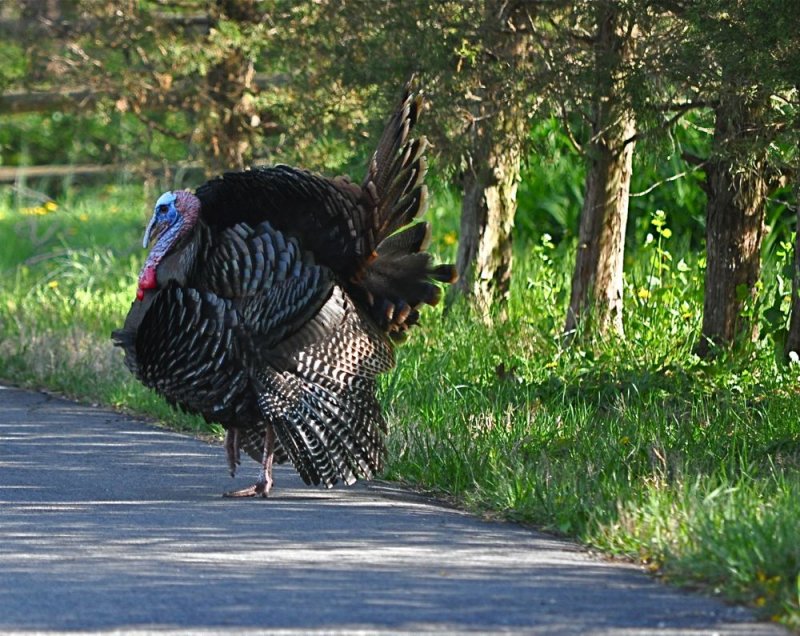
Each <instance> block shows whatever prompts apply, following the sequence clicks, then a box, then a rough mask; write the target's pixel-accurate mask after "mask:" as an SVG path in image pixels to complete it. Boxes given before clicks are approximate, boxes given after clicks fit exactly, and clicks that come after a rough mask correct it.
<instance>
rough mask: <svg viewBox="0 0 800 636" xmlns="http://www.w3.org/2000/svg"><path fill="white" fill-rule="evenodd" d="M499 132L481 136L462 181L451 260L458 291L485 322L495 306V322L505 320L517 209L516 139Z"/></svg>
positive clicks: (518, 149) (519, 152)
mask: <svg viewBox="0 0 800 636" xmlns="http://www.w3.org/2000/svg"><path fill="white" fill-rule="evenodd" d="M497 116H498V117H500V118H503V117H505V115H503V114H498V115H497ZM513 125H514V124H512V126H513ZM503 128H505V127H504V126H500V130H499V131H484V133H483V134H484V136H485V138H484V139H482V140H481V142H479V144H478V145H477V148H476V152H475V155H474V157H473V167H472V168H471V169H468V170H467V172H466V174H465V176H464V200H463V203H462V210H461V235H460V241H459V245H458V257H457V261H456V262H457V269H458V275H459V282H458V288H459V290H460V291H461V292H463V293H465V294H466V295H467V296H469V297H471V298H472V299H473V300H474V302H475V305H476V307H477V309H478V311H479V312H480V314H481V315H482V316H484V318H486V319H488V317H489V314H490V311H491V309H492V307H493V306H495V305H496V306H497V307H498V311H499V317H500V318H501V319H502V318H504V317H505V305H506V301H507V299H508V293H509V285H510V281H511V267H512V236H511V230H512V228H513V227H514V214H515V213H516V210H517V184H518V183H519V178H520V161H521V148H520V141H521V138H520V137H519V136H517V135H515V134H509V132H508V131H507V130H503Z"/></svg>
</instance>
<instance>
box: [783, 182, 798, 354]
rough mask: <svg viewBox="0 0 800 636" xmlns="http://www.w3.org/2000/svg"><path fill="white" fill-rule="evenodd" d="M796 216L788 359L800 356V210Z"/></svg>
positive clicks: (787, 342)
mask: <svg viewBox="0 0 800 636" xmlns="http://www.w3.org/2000/svg"><path fill="white" fill-rule="evenodd" d="M796 183H797V182H796ZM796 191H797V190H796ZM795 199H796V200H797V201H800V191H797V196H796V197H795ZM796 214H797V220H796V222H795V223H796V225H795V237H794V267H793V268H792V309H791V311H792V313H791V316H790V318H789V333H788V334H787V336H786V345H785V348H784V355H785V356H786V358H787V359H788V358H789V356H790V354H791V352H792V351H794V352H795V354H797V355H800V209H799V210H798V211H797V213H796Z"/></svg>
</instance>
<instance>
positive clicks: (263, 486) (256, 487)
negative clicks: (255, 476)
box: [222, 481, 272, 499]
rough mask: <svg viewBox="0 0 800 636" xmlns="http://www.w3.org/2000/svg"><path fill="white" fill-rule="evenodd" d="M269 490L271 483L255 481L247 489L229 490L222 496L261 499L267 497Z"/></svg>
mask: <svg viewBox="0 0 800 636" xmlns="http://www.w3.org/2000/svg"><path fill="white" fill-rule="evenodd" d="M271 488H272V481H270V482H266V481H257V482H256V483H254V484H253V485H252V486H248V487H247V488H242V489H241V490H231V491H229V492H225V493H222V496H223V497H227V498H230V499H235V498H238V497H258V496H259V495H261V496H262V497H264V498H266V497H268V496H269V491H270V490H271Z"/></svg>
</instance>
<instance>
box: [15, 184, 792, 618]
mask: <svg viewBox="0 0 800 636" xmlns="http://www.w3.org/2000/svg"><path fill="white" fill-rule="evenodd" d="M150 198H152V197H150ZM434 201H435V202H436V203H435V205H434V206H433V208H432V209H431V211H430V212H429V216H430V218H432V219H433V221H434V223H435V228H434V235H435V237H436V242H435V244H434V248H435V249H436V250H437V251H438V252H440V254H441V255H442V257H443V258H452V257H453V254H454V249H455V246H454V232H455V230H456V228H457V218H456V216H455V215H454V209H455V208H456V207H457V201H456V200H455V199H454V198H453V197H452V196H451V195H449V194H447V193H442V194H439V195H438V196H437V197H436V198H435V199H434ZM50 208H53V206H52V205H51V206H50ZM147 208H148V206H147V205H146V204H145V196H144V195H143V193H142V191H141V189H139V190H137V189H134V188H122V187H111V188H107V189H105V190H102V191H97V190H95V191H92V192H91V193H88V194H86V195H85V196H77V195H73V196H71V197H67V198H66V199H65V200H63V201H58V202H57V208H55V209H51V210H48V209H47V208H44V207H43V206H42V205H41V202H36V201H33V202H31V201H18V200H16V199H15V197H14V196H12V195H11V194H10V193H6V194H4V195H0V233H2V236H3V238H4V239H6V238H7V237H12V238H13V239H14V243H13V247H11V248H9V249H7V250H5V251H4V252H3V253H2V254H0V270H2V278H0V281H2V283H0V377H3V378H6V379H8V380H12V381H15V382H17V383H20V384H23V385H26V386H46V387H49V388H51V389H54V390H57V391H60V392H63V393H65V394H68V395H71V396H75V397H79V398H81V399H84V400H89V401H95V402H100V403H104V404H110V405H113V406H116V407H118V408H124V409H129V410H132V411H136V412H139V413H145V414H148V415H150V416H153V417H155V418H158V419H159V420H161V421H164V422H166V423H168V424H169V425H170V426H175V427H182V428H186V429H189V430H195V431H207V429H206V428H205V427H204V425H203V424H202V423H200V422H199V421H198V420H197V419H196V418H195V419H192V418H187V417H186V416H184V415H180V414H177V413H175V412H173V411H171V410H170V409H169V408H167V407H166V406H165V404H164V402H163V401H161V400H160V399H159V398H157V397H155V396H154V395H152V394H151V393H150V392H148V391H146V390H144V389H143V388H142V387H141V386H140V385H139V384H138V383H136V382H135V381H134V380H133V379H132V378H131V376H130V375H129V374H128V372H127V370H126V369H125V368H124V367H123V365H122V356H121V352H119V351H118V350H114V349H113V348H112V346H111V343H110V340H109V337H108V336H109V333H110V332H111V330H112V329H113V328H115V327H117V326H119V325H120V324H121V322H122V320H123V317H124V315H125V312H126V311H127V308H128V306H129V303H130V302H131V300H132V298H133V292H134V287H135V279H136V273H137V270H138V267H139V266H140V264H141V262H142V260H143V257H144V252H143V250H142V249H141V248H140V247H138V245H139V244H140V243H139V242H140V240H141V235H142V230H143V227H144V223H145V220H146V216H147ZM42 212H44V213H42ZM667 225H668V223H667V219H666V218H665V217H663V216H660V215H658V214H656V215H654V218H653V224H652V228H651V230H652V231H651V233H652V234H653V236H654V238H653V239H652V240H645V239H643V240H642V241H641V243H642V245H639V246H635V249H630V250H629V251H628V254H629V262H628V263H627V270H626V280H627V288H626V307H625V311H626V314H625V319H626V335H625V338H624V339H617V340H614V341H611V342H606V343H601V342H589V343H585V344H583V345H576V346H573V347H571V348H564V347H563V346H562V341H561V338H560V329H561V327H562V325H563V318H564V312H565V305H566V297H567V293H568V284H569V275H570V273H571V261H570V253H571V249H570V248H571V246H570V245H568V244H562V245H559V246H555V245H553V244H552V243H551V242H550V241H549V240H548V239H547V237H544V238H542V239H540V240H536V241H534V242H532V243H528V244H527V245H525V244H524V243H525V242H524V241H522V242H521V245H520V247H519V248H518V251H517V255H516V264H515V268H516V269H515V278H514V285H513V290H512V296H511V303H510V310H509V319H508V321H507V322H505V323H498V324H495V325H494V326H493V327H492V328H491V329H487V328H485V327H484V326H483V323H482V322H481V321H479V320H477V319H476V318H475V317H474V316H473V315H472V314H471V313H470V312H469V311H468V310H467V308H465V307H464V306H461V305H458V304H457V305H455V306H454V307H452V308H451V309H450V310H449V311H447V312H445V311H444V310H443V308H442V307H441V306H440V307H437V308H436V309H432V310H430V311H428V312H427V313H426V314H425V316H424V318H423V326H422V328H420V329H417V330H416V331H415V333H414V334H413V335H412V337H411V338H409V341H408V343H406V344H405V345H404V346H403V347H401V348H400V350H399V352H398V366H397V369H396V370H395V371H394V372H392V373H391V374H388V375H386V376H385V377H384V378H383V381H382V386H381V396H382V400H383V403H384V405H385V407H386V411H387V414H388V418H389V421H390V424H391V428H392V432H391V435H390V440H389V442H390V449H391V452H390V465H389V467H388V468H387V471H386V474H387V476H388V477H390V478H393V479H397V480H401V481H404V482H407V483H409V484H412V485H413V486H415V487H417V488H420V489H425V490H429V491H433V492H436V493H439V494H443V495H446V496H449V497H451V498H453V499H455V500H457V501H458V502H460V503H461V504H462V505H464V506H467V507H469V508H471V509H473V510H476V511H479V512H482V513H485V514H489V515H492V516H499V517H503V518H508V519H513V520H516V521H521V522H526V523H530V524H534V525H536V526H539V527H543V528H546V529H548V530H551V531H554V532H557V533H561V534H564V535H568V536H571V537H575V538H577V539H579V540H580V541H582V542H585V543H586V544H589V545H592V546H595V547H597V548H599V549H602V550H604V551H606V552H608V553H611V554H614V555H619V556H622V557H625V558H631V559H635V560H638V561H641V562H644V563H647V564H649V565H650V567H651V568H652V569H653V571H654V572H657V573H658V574H659V575H660V576H663V577H665V578H667V579H669V580H671V581H674V582H677V583H679V584H686V585H691V586H701V587H704V588H706V589H708V590H711V591H713V592H717V593H719V594H721V595H723V596H724V597H726V598H730V599H734V600H737V601H740V602H743V603H746V604H748V605H750V606H752V607H754V608H756V610H757V611H758V612H760V613H761V615H763V616H764V617H767V618H773V617H774V618H776V619H778V620H781V621H782V622H784V623H785V624H787V625H790V626H792V627H795V628H798V627H800V577H799V576H798V574H799V573H800V536H798V535H800V532H799V531H798V530H799V528H800V525H798V522H797V519H798V517H799V516H800V515H799V514H798V513H800V471H798V469H799V468H800V399H799V398H800V396H799V395H798V391H799V390H800V382H798V380H800V365H791V366H788V367H787V366H783V365H782V364H781V363H779V362H778V361H777V358H776V355H775V347H776V341H779V340H780V329H781V327H782V325H783V322H784V321H785V309H786V307H785V294H786V291H785V289H786V288H785V286H784V287H781V284H780V281H781V279H780V277H779V274H778V273H777V272H780V271H781V266H782V264H783V263H782V262H780V260H781V258H783V259H784V260H785V258H787V255H786V254H784V255H783V256H780V255H778V256H775V257H774V259H773V260H775V262H774V263H770V264H769V266H768V267H767V269H766V273H765V276H764V281H765V285H764V287H763V289H762V290H761V294H760V297H759V300H758V302H757V303H755V304H754V305H753V307H751V308H750V311H751V313H752V314H753V315H754V316H756V318H757V319H758V320H760V321H761V324H760V327H761V333H762V338H761V339H760V340H758V341H757V342H755V343H752V344H749V345H747V346H746V347H744V348H743V350H742V351H741V353H739V354H738V355H737V356H735V357H734V356H726V355H720V356H718V357H717V358H716V359H715V360H714V361H713V362H704V361H701V360H699V359H698V358H697V357H696V356H694V355H693V353H692V350H693V347H694V344H695V339H696V334H697V332H698V329H699V325H700V320H701V309H702V296H701V291H700V290H701V288H702V277H703V272H702V260H701V259H699V258H698V257H697V255H692V254H690V253H689V252H688V251H687V250H685V249H681V248H680V247H674V246H671V245H670V241H674V240H675V239H671V238H670V235H671V233H670V232H669V231H668V228H667ZM3 243H4V245H7V246H8V245H9V241H8V240H4V241H3ZM670 250H671V251H670ZM776 311H777V312H778V317H777V319H776V317H775V316H776V314H775V312H776ZM770 312H771V313H770ZM767 315H770V316H771V318H770V321H767V320H766V319H765V318H764V317H765V316H767ZM776 325H777V326H776ZM217 432H218V431H217Z"/></svg>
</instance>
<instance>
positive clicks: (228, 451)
mask: <svg viewBox="0 0 800 636" xmlns="http://www.w3.org/2000/svg"><path fill="white" fill-rule="evenodd" d="M225 456H226V457H227V459H228V470H230V471H231V477H233V476H234V475H235V474H236V467H237V466H238V465H239V464H241V463H242V461H241V458H240V455H239V429H238V428H229V429H227V430H226V431H225Z"/></svg>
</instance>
